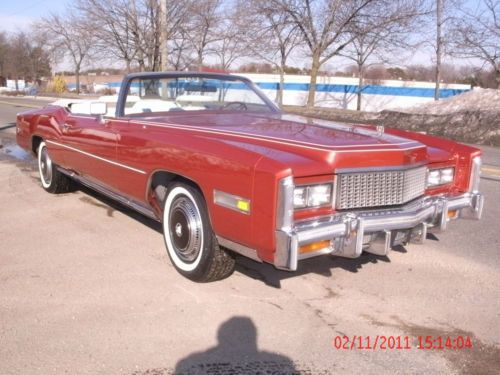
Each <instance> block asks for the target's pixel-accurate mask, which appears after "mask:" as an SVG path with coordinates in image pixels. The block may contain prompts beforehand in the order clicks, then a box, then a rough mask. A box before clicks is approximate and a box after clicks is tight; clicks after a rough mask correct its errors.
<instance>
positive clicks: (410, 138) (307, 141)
mask: <svg viewBox="0 0 500 375" xmlns="http://www.w3.org/2000/svg"><path fill="white" fill-rule="evenodd" d="M17 129H18V132H17V141H18V143H19V145H20V146H22V147H23V148H25V149H28V150H32V151H34V150H33V142H34V141H35V142H36V140H37V139H40V138H41V139H44V140H47V141H52V143H47V146H48V150H49V153H50V155H51V158H52V160H53V161H54V162H55V163H56V164H58V165H60V166H61V167H63V168H65V169H68V170H71V171H74V172H76V173H78V174H79V175H81V176H84V177H86V178H88V179H90V180H93V181H95V182H98V183H99V184H101V185H104V186H106V187H107V188H108V189H111V190H113V191H115V192H117V193H119V194H121V195H123V196H126V197H127V198H129V199H131V200H134V201H137V202H140V203H141V204H143V205H144V206H147V207H151V208H152V209H153V210H155V212H157V214H159V211H158V207H159V204H158V202H154V196H153V195H152V194H151V191H150V184H151V177H152V176H153V174H154V173H155V172H157V171H168V172H171V173H175V174H177V175H180V176H183V177H184V178H187V179H189V180H191V181H193V182H194V183H196V184H197V185H198V186H199V187H200V189H201V191H202V192H203V195H204V197H205V200H206V203H207V206H208V210H209V214H210V219H211V222H212V226H213V229H214V231H215V233H216V234H217V235H219V236H222V237H225V238H227V239H229V240H231V241H234V242H236V243H239V244H242V245H245V246H247V247H249V248H252V249H256V250H257V251H258V255H259V257H260V258H261V259H263V260H264V261H269V262H272V260H273V256H274V251H275V229H276V228H275V227H276V224H275V218H276V207H277V184H278V180H279V179H281V178H283V177H285V176H289V175H292V176H293V177H294V181H295V184H300V183H306V182H312V183H315V182H322V181H332V180H333V178H334V174H335V173H336V171H337V170H339V169H344V168H362V167H363V168H365V167H366V168H368V167H381V166H384V167H387V166H403V165H407V164H414V163H423V164H434V165H436V166H453V167H455V171H456V177H455V181H454V183H453V184H450V185H448V186H445V187H440V188H438V189H434V190H429V191H427V192H426V193H427V194H441V193H447V194H448V195H454V194H459V193H463V192H466V191H467V189H468V184H469V171H470V169H471V168H470V164H471V159H472V157H474V156H477V155H479V154H480V150H478V149H476V148H472V147H469V146H465V145H462V144H458V143H455V142H452V141H449V140H444V139H439V138H436V137H430V136H426V135H422V134H418V133H410V132H405V131H402V130H396V129H386V130H385V133H383V134H379V133H377V131H376V129H375V127H370V126H362V125H359V126H354V125H346V124H338V123H333V122H327V121H322V120H313V119H310V118H304V117H298V116H291V115H287V114H265V115H264V114H258V113H242V112H229V111H201V112H176V113H168V114H165V115H162V116H152V117H147V116H144V115H142V116H137V115H134V116H129V117H125V116H124V117H121V118H107V119H106V123H105V124H101V123H99V121H98V120H97V119H96V118H95V117H94V116H90V115H89V116H83V115H78V116H77V115H72V114H71V113H70V112H68V111H67V110H66V109H65V108H62V107H57V106H48V107H46V108H44V109H41V110H33V111H29V112H24V113H21V114H19V115H18V118H17ZM54 142H55V143H56V144H54ZM57 144H61V145H65V146H69V147H72V148H75V149H78V150H80V151H82V152H84V153H88V154H92V155H94V156H97V157H98V158H102V159H105V161H104V160H100V159H98V158H95V157H90V156H87V155H86V154H84V153H82V152H75V151H73V150H71V149H70V148H67V147H62V146H59V145H57ZM113 163H115V164H113ZM123 166H127V167H128V168H125V167H123ZM214 190H220V191H224V192H227V193H230V194H234V195H237V196H240V197H244V198H247V199H250V200H251V208H252V212H251V215H242V214H241V213H238V212H236V211H234V210H230V209H227V208H224V207H221V206H219V205H215V204H214V203H213V192H214ZM332 212H333V209H331V208H321V209H315V210H306V211H298V212H296V214H295V218H296V219H304V218H310V217H315V216H319V215H326V214H331V213H332ZM158 217H161V216H158Z"/></svg>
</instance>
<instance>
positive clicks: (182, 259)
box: [163, 183, 235, 282]
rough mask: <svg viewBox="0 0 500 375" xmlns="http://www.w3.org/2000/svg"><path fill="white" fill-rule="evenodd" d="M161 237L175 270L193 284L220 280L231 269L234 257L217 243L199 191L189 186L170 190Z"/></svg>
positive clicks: (177, 184)
mask: <svg viewBox="0 0 500 375" xmlns="http://www.w3.org/2000/svg"><path fill="white" fill-rule="evenodd" d="M163 237H164V239H165V245H166V247H167V252H168V255H169V257H170V260H171V261H172V263H173V265H174V267H175V268H176V269H177V271H178V272H179V273H181V274H182V275H184V276H186V277H187V278H189V279H191V280H193V281H197V282H209V281H216V280H221V279H224V278H226V277H228V276H229V275H230V274H231V273H232V272H233V270H234V266H235V260H234V258H233V257H232V256H231V255H230V254H228V253H227V252H226V251H224V250H223V249H221V248H220V247H219V245H218V244H217V239H216V238H215V236H214V233H213V231H212V226H211V225H210V220H209V217H208V212H207V208H206V204H205V200H204V198H203V196H202V194H201V192H200V191H199V190H198V189H196V188H195V187H193V186H191V185H188V184H185V183H174V184H173V185H172V186H171V187H169V192H168V195H167V198H166V200H165V205H164V209H163Z"/></svg>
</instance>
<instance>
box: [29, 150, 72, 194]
mask: <svg viewBox="0 0 500 375" xmlns="http://www.w3.org/2000/svg"><path fill="white" fill-rule="evenodd" d="M37 154H38V171H39V172H40V181H41V182H42V187H43V188H44V189H45V191H48V192H49V193H52V194H58V193H65V192H67V191H69V190H70V188H71V180H70V179H69V177H67V176H65V175H64V174H62V173H61V172H59V170H58V169H57V165H56V164H54V163H53V162H52V159H51V158H50V155H49V151H48V149H47V145H46V144H45V142H43V141H42V142H40V145H39V146H38V151H37Z"/></svg>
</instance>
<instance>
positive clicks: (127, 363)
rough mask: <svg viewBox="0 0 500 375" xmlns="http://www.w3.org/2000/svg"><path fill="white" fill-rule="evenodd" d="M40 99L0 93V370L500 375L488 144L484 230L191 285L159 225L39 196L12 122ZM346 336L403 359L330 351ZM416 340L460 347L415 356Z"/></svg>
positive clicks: (258, 268)
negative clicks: (468, 344)
mask: <svg viewBox="0 0 500 375" xmlns="http://www.w3.org/2000/svg"><path fill="white" fill-rule="evenodd" d="M6 103H11V104H6ZM42 103H43V102H39V101H34V100H30V101H27V100H24V101H23V100H22V99H11V98H0V129H1V130H0V317H1V319H0V358H1V361H0V373H1V374H28V373H40V374H43V373H65V372H67V373H78V374H96V373H105V374H136V375H139V374H144V375H145V374H171V373H173V372H174V371H177V372H178V373H186V374H191V373H206V372H209V370H211V371H212V373H218V374H224V373H227V374H230V373H243V370H235V369H236V368H240V369H244V370H245V371H247V373H255V372H257V371H258V369H264V368H265V369H267V370H268V371H270V370H271V369H273V370H274V371H275V372H274V373H293V372H291V371H290V372H286V371H285V370H290V369H294V370H297V371H298V372H299V373H307V374H334V373H335V374H337V373H340V374H342V373H346V374H358V373H359V374H361V373H363V374H375V373H395V374H398V373H399V374H420V373H428V374H470V373H478V374H497V373H499V370H500V328H499V327H500V316H499V311H500V299H499V298H498V291H499V290H500V274H499V273H498V269H499V267H500V254H499V251H498V249H499V248H500V232H499V231H498V228H499V222H500V219H499V218H500V205H499V204H498V202H499V201H500V181H498V180H496V177H495V173H496V171H497V168H496V166H500V152H499V151H500V150H498V149H495V148H491V149H490V148H487V149H486V155H487V156H485V160H486V161H487V164H488V166H489V167H490V168H491V169H492V171H491V173H489V172H488V173H489V174H488V175H486V176H485V178H483V180H482V182H481V183H482V190H483V192H484V194H485V195H486V207H485V211H484V217H483V219H482V220H481V221H458V222H454V223H452V224H451V225H450V228H449V230H448V231H447V232H445V233H442V234H439V235H436V236H429V238H428V240H427V241H426V243H425V244H423V245H410V246H407V247H405V248H403V247H401V248H399V249H397V250H395V251H392V252H391V253H390V254H389V256H388V257H377V256H373V255H369V254H367V255H362V256H361V257H360V258H359V259H354V260H350V259H342V258H333V257H328V256H327V257H321V258H315V259H310V260H308V261H305V262H304V263H302V264H301V265H300V268H299V270H298V271H297V272H296V273H286V272H281V271H277V270H275V269H274V268H273V267H271V266H269V265H263V264H258V263H255V262H253V261H251V260H247V259H243V258H239V259H238V265H237V269H236V272H235V273H234V274H233V275H232V276H231V277H230V278H228V279H226V280H223V281H220V282H217V283H212V284H195V283H192V282H190V281H188V280H186V279H185V278H183V277H181V276H180V275H179V274H178V273H177V272H176V271H175V270H174V268H173V267H172V266H171V264H170V262H169V259H168V256H167V254H166V252H165V250H164V244H163V238H162V234H161V227H160V226H159V225H158V224H157V223H156V222H154V221H150V220H148V219H146V218H144V217H142V216H141V215H138V214H135V213H133V212H131V211H128V210H126V209H125V208H123V207H121V206H119V205H117V204H115V203H113V202H111V201H109V200H107V199H106V198H104V197H102V196H100V195H98V194H96V193H93V192H91V191H88V190H86V189H83V188H82V189H80V190H78V191H76V192H73V193H68V194H63V195H60V196H53V195H49V194H47V193H45V192H44V191H43V189H42V188H41V186H40V183H39V180H38V176H37V171H36V163H35V162H34V160H33V158H32V157H31V156H29V155H28V154H24V153H23V152H22V151H20V150H19V149H18V148H16V146H15V144H14V128H13V127H11V126H9V124H10V123H12V122H13V121H14V116H15V113H17V112H19V111H21V110H24V109H29V107H27V106H37V105H40V104H42ZM344 335H345V336H349V337H353V336H355V335H356V336H357V337H358V339H359V337H362V340H363V342H364V344H365V345H366V337H368V336H369V337H371V339H372V345H373V340H375V338H376V337H377V336H379V339H380V337H381V336H396V337H401V339H402V340H403V342H404V340H405V338H406V337H408V340H409V346H411V349H399V350H398V349H392V350H389V349H386V350H380V349H379V348H377V349H372V350H360V349H355V348H353V349H351V348H350V345H349V346H347V348H346V349H335V348H334V345H333V344H334V342H335V338H336V337H342V336H344ZM425 336H432V337H433V338H439V337H441V338H442V339H444V340H446V338H447V337H451V338H453V339H456V338H457V337H459V336H461V337H470V339H471V341H472V348H468V349H454V350H452V349H443V350H423V349H418V348H417V345H418V337H423V339H424V340H425ZM401 339H400V340H401ZM238 366H239V367H238ZM280 371H281V372H280Z"/></svg>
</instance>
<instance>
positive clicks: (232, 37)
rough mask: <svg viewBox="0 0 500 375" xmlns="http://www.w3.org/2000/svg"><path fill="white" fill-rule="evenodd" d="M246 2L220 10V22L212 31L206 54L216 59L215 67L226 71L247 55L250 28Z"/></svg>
mask: <svg viewBox="0 0 500 375" xmlns="http://www.w3.org/2000/svg"><path fill="white" fill-rule="evenodd" d="M248 7H249V3H248V2H237V3H236V4H234V6H233V7H231V8H228V7H226V8H225V9H223V10H221V13H220V22H219V24H218V25H217V26H216V28H215V29H214V30H213V33H214V37H213V38H212V39H213V42H212V44H211V46H210V47H209V48H207V54H208V55H213V56H215V57H216V60H217V64H216V65H217V66H218V67H220V68H221V69H222V70H225V71H228V70H229V69H230V67H231V66H232V65H233V64H234V62H235V61H236V60H238V59H240V58H242V57H244V56H248V55H249V52H250V51H249V48H250V44H251V43H250V39H251V38H250V35H251V33H252V31H253V30H254V29H252V28H251V27H250V17H249V12H248Z"/></svg>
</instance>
